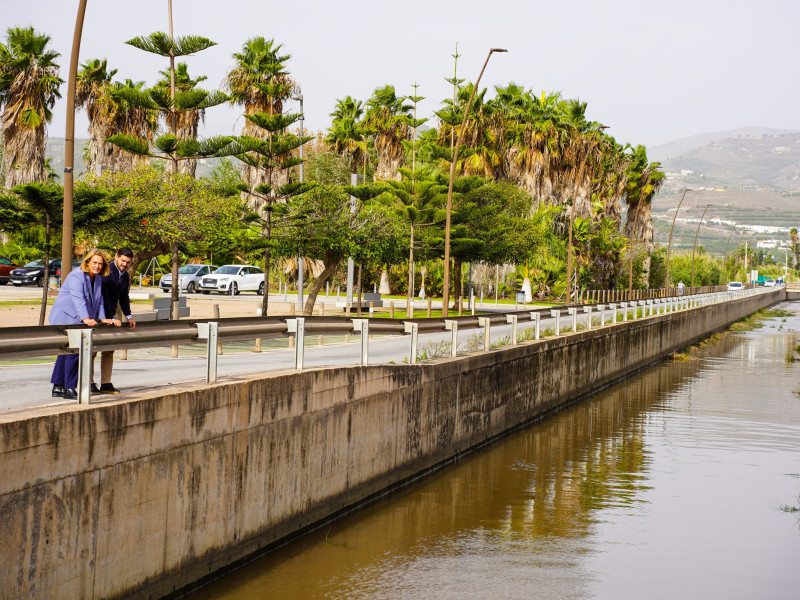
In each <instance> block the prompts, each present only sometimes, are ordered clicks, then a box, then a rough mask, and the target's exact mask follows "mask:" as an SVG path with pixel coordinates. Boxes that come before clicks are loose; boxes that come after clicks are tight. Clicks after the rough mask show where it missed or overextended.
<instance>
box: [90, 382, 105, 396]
mask: <svg viewBox="0 0 800 600" xmlns="http://www.w3.org/2000/svg"><path fill="white" fill-rule="evenodd" d="M102 393H103V392H101V391H100V388H99V387H97V384H96V383H93V384H92V396H97V395H98V394H102Z"/></svg>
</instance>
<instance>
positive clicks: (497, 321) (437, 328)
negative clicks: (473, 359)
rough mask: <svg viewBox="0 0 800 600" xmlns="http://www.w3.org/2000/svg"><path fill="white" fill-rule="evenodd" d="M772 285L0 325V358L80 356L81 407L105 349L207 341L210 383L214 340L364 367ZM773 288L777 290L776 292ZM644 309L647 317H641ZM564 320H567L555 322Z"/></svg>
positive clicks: (690, 304)
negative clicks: (316, 349) (312, 344)
mask: <svg viewBox="0 0 800 600" xmlns="http://www.w3.org/2000/svg"><path fill="white" fill-rule="evenodd" d="M775 289H776V288H755V289H746V290H739V291H727V292H711V293H707V294H695V295H687V296H670V297H665V298H653V299H647V300H632V301H630V302H618V303H609V304H607V305H606V304H594V303H590V304H581V305H574V306H568V307H567V306H565V307H561V308H557V309H552V308H542V309H536V310H521V311H509V312H503V313H492V314H484V315H466V316H461V317H450V318H446V319H445V318H435V319H382V318H349V317H331V316H325V317H314V316H308V317H267V318H262V317H239V318H227V319H191V320H185V321H150V322H144V323H139V324H138V325H137V327H136V329H133V330H131V329H127V328H125V327H122V328H118V327H109V326H106V325H101V326H98V327H96V328H89V327H86V326H84V325H47V326H43V327H5V328H0V360H8V359H14V358H22V357H30V356H52V355H57V354H75V353H77V354H78V355H79V367H78V369H79V377H78V400H79V402H80V403H88V402H89V396H90V381H91V374H90V372H89V369H90V368H91V357H92V353H93V352H103V351H107V350H130V349H135V348H153V347H162V346H175V345H187V344H197V343H202V342H205V343H206V362H207V377H206V380H207V381H208V382H209V383H213V382H215V381H216V378H217V357H218V350H217V348H218V345H217V344H218V342H222V341H236V340H249V339H258V338H261V339H265V338H279V337H290V336H292V337H294V338H295V339H296V342H295V368H297V369H302V368H303V358H304V356H303V354H304V347H305V344H304V338H305V335H307V334H308V335H347V334H351V333H354V332H355V333H358V334H360V336H361V358H360V364H362V365H366V364H368V362H369V337H370V336H371V335H379V336H387V335H410V336H411V363H412V364H413V363H415V362H416V358H417V354H418V345H419V335H420V334H430V333H443V332H446V331H449V332H451V335H452V338H451V340H452V342H451V355H452V356H456V352H457V348H458V344H457V339H458V331H459V330H464V329H477V328H482V329H483V330H484V349H486V350H488V349H489V339H490V335H489V332H490V330H491V327H492V326H497V325H507V324H510V325H511V326H512V333H511V343H512V344H516V343H517V327H518V325H519V324H520V323H526V322H533V323H534V327H535V334H534V339H536V340H538V339H540V335H541V320H542V318H549V317H552V318H554V319H555V327H554V334H555V335H557V336H558V335H561V331H562V323H566V324H567V327H569V328H570V329H571V330H572V331H577V330H578V315H579V314H586V315H587V326H588V327H589V328H591V327H592V326H593V325H592V321H593V317H592V313H593V312H594V313H595V314H597V313H599V315H600V325H601V326H603V325H605V324H606V322H607V320H608V318H607V314H606V308H608V310H609V311H610V317H611V323H612V324H614V323H617V320H618V316H619V311H620V310H621V311H622V320H623V321H627V320H628V315H629V313H630V315H631V319H635V318H637V316H638V313H639V311H641V316H642V317H646V316H653V315H654V314H663V313H666V312H674V311H677V310H685V309H687V308H693V307H696V306H702V305H705V304H709V303H715V302H721V301H725V300H732V299H737V298H742V297H745V296H749V295H753V294H757V293H764V292H768V291H774V290H775ZM777 289H780V288H777ZM648 311H649V315H648ZM564 318H566V320H562V319H564Z"/></svg>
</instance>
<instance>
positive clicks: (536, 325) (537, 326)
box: [531, 312, 542, 340]
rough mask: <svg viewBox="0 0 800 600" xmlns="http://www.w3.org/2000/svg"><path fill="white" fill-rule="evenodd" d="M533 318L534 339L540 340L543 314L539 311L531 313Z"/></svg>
mask: <svg viewBox="0 0 800 600" xmlns="http://www.w3.org/2000/svg"><path fill="white" fill-rule="evenodd" d="M531 320H532V321H533V339H535V340H538V339H539V334H540V333H541V320H542V315H540V314H539V313H538V312H532V313H531Z"/></svg>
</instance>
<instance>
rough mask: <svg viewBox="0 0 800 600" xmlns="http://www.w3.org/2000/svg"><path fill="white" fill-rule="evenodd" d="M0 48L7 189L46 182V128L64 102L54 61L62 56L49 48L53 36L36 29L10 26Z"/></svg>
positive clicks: (0, 89)
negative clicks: (58, 101)
mask: <svg viewBox="0 0 800 600" xmlns="http://www.w3.org/2000/svg"><path fill="white" fill-rule="evenodd" d="M7 36H8V37H7V42H6V43H5V44H0V106H2V110H3V112H2V114H1V115H0V121H2V126H0V130H1V131H2V132H3V144H4V146H5V185H6V187H7V188H9V189H10V188H13V187H15V186H17V185H19V184H23V183H31V182H34V181H45V180H46V179H47V175H46V171H45V166H44V146H45V138H46V135H45V125H46V123H49V122H50V120H51V119H52V117H53V113H52V112H51V110H50V109H51V108H52V107H53V105H54V104H55V102H56V98H60V97H61V95H60V93H59V86H60V85H61V83H63V80H62V79H61V78H60V77H59V76H58V71H59V66H58V64H57V63H56V62H55V61H56V59H57V58H58V57H59V56H61V55H60V54H59V53H58V52H54V51H52V50H50V49H48V47H47V46H48V44H49V43H50V36H49V35H45V34H40V33H37V32H36V31H34V29H33V27H11V28H9V29H8V30H7Z"/></svg>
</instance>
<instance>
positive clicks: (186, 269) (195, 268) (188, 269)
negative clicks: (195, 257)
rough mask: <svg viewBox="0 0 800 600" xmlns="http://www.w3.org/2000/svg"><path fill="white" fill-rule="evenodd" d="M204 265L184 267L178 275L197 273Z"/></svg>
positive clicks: (179, 270)
mask: <svg viewBox="0 0 800 600" xmlns="http://www.w3.org/2000/svg"><path fill="white" fill-rule="evenodd" d="M201 266H202V265H183V266H182V267H181V268H180V269H178V273H180V274H181V275H188V274H189V273H197V272H198V271H199V270H200V267H201Z"/></svg>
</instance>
